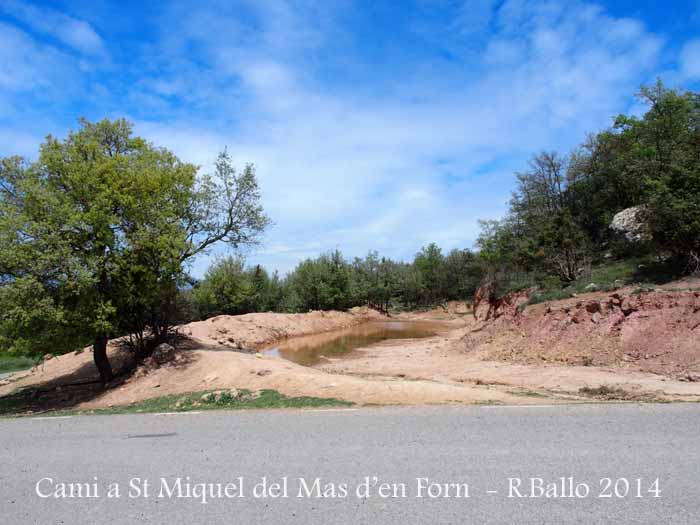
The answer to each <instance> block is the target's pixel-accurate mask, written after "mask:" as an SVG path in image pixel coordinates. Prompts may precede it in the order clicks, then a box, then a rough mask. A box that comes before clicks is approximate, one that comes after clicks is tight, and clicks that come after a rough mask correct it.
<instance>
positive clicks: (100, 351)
mask: <svg viewBox="0 0 700 525" xmlns="http://www.w3.org/2000/svg"><path fill="white" fill-rule="evenodd" d="M108 341H109V339H108V337H107V336H106V335H100V336H97V337H96V338H95V341H94V343H93V345H92V349H93V357H94V359H95V366H96V367H97V370H98V371H99V372H100V380H101V381H102V384H103V385H105V384H107V383H109V382H110V381H111V380H112V378H113V377H114V374H113V373H112V366H111V365H110V364H109V358H108V357H107V342H108Z"/></svg>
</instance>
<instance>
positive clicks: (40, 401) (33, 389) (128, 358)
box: [0, 335, 233, 416]
mask: <svg viewBox="0 0 700 525" xmlns="http://www.w3.org/2000/svg"><path fill="white" fill-rule="evenodd" d="M168 342H169V344H171V345H173V346H174V347H175V350H176V352H177V354H178V358H177V359H176V360H173V361H171V362H168V363H165V364H162V365H160V366H167V367H171V368H186V367H187V366H189V365H190V364H191V363H192V362H193V361H194V354H192V352H191V351H192V350H196V349H201V348H202V345H199V344H197V342H196V341H193V340H191V339H190V338H188V337H185V336H182V335H177V336H175V337H173V338H171V339H170V340H169V341H168ZM217 349H218V350H221V348H220V347H219V348H217ZM225 350H229V351H233V350H232V349H228V348H227V349H225ZM110 361H111V363H112V368H113V370H114V374H115V378H114V379H113V380H112V381H111V382H109V383H108V384H107V385H105V386H103V385H102V383H101V382H100V377H99V373H98V372H97V368H96V367H95V364H94V363H93V362H92V361H90V362H88V363H84V364H82V365H81V366H79V367H78V368H76V369H75V370H73V371H72V372H71V373H68V374H64V375H62V376H59V377H55V378H52V379H50V380H47V381H44V382H41V383H36V384H33V385H31V386H26V387H19V388H17V389H16V390H15V391H13V392H12V393H11V394H9V395H6V396H3V397H0V416H7V415H29V414H36V413H41V412H53V411H61V410H71V409H75V408H76V407H78V406H79V405H80V404H82V403H85V402H87V401H92V400H94V399H96V398H98V397H100V396H101V395H102V394H104V393H105V392H106V391H107V390H112V389H115V388H119V387H120V386H122V385H124V384H125V383H127V382H128V381H130V380H131V379H132V378H133V377H134V375H135V374H136V373H137V371H138V370H139V369H143V368H149V367H150V368H153V366H154V365H153V363H152V362H151V363H149V361H148V360H145V361H142V362H139V363H138V364H137V361H136V359H135V356H134V353H133V352H132V351H131V349H130V348H129V347H128V346H127V345H122V346H121V347H118V348H117V349H116V350H115V351H114V352H112V353H110ZM41 366H43V365H42V364H39V365H37V367H35V369H36V368H40V367H41ZM155 366H156V367H158V365H155ZM11 381H12V379H11V378H10V382H11Z"/></svg>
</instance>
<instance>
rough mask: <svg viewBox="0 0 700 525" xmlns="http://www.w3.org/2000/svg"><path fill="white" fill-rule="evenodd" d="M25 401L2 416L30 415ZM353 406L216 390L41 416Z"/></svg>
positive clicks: (13, 401) (8, 406)
mask: <svg viewBox="0 0 700 525" xmlns="http://www.w3.org/2000/svg"><path fill="white" fill-rule="evenodd" d="M25 401H26V400H25V399H23V398H22V397H19V396H16V395H13V396H7V397H5V398H0V414H2V415H22V414H27V413H28V412H27V405H26V402H25ZM352 405H353V403H351V402H349V401H344V400H342V399H336V398H323V397H307V396H301V397H287V396H285V395H284V394H281V393H280V392H278V391H277V390H261V391H259V392H251V391H250V390H236V389H232V390H216V391H210V392H195V393H190V394H176V395H171V396H162V397H155V398H151V399H146V400H144V401H140V402H138V403H134V404H131V405H122V406H115V407H109V408H98V409H94V410H49V411H43V412H41V414H42V415H53V416H61V415H84V414H105V415H109V414H140V413H153V412H187V411H191V410H243V409H262V408H318V407H338V406H341V407H348V406H352Z"/></svg>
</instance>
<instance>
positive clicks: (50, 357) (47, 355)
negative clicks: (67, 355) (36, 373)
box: [42, 354, 53, 362]
mask: <svg viewBox="0 0 700 525" xmlns="http://www.w3.org/2000/svg"><path fill="white" fill-rule="evenodd" d="M52 359H53V354H44V357H42V360H43V361H44V362H46V361H51V360H52Z"/></svg>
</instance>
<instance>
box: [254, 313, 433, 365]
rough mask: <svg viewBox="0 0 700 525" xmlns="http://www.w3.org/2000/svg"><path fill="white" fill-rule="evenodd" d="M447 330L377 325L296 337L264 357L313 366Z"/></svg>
mask: <svg viewBox="0 0 700 525" xmlns="http://www.w3.org/2000/svg"><path fill="white" fill-rule="evenodd" d="M445 330H446V325H445V324H444V323H439V322H431V321H376V322H370V323H364V324H361V325H357V326H353V327H351V328H346V329H344V330H336V331H333V332H328V333H325V334H315V335H308V336H302V337H294V338H292V339H287V340H285V341H282V342H281V343H279V344H277V345H275V346H274V347H271V348H268V349H266V350H263V353H264V354H266V355H276V356H280V357H283V358H285V359H288V360H289V361H294V362H295V363H298V364H300V365H305V366H310V365H314V364H316V363H318V362H319V361H321V360H323V358H324V357H339V356H342V355H344V354H349V353H350V352H352V351H353V350H355V349H356V348H362V347H365V346H369V345H371V344H374V343H378V342H380V341H385V340H387V339H419V338H423V337H431V336H433V335H436V334H438V333H440V332H443V331H445Z"/></svg>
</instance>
